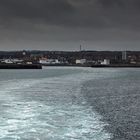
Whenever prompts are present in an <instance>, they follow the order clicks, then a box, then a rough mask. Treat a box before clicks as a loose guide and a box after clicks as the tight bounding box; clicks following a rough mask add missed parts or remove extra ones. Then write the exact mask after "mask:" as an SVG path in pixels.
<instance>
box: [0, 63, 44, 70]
mask: <svg viewBox="0 0 140 140" xmlns="http://www.w3.org/2000/svg"><path fill="white" fill-rule="evenodd" d="M0 69H42V65H41V64H0Z"/></svg>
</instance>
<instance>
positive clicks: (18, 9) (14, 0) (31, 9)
mask: <svg viewBox="0 0 140 140" xmlns="http://www.w3.org/2000/svg"><path fill="white" fill-rule="evenodd" d="M139 14H140V1H139V0H0V17H1V18H2V19H5V20H6V19H7V18H10V19H17V20H18V19H28V20H34V21H39V22H45V23H47V24H56V25H57V24H61V25H63V26H86V27H87V26H89V27H90V26H93V27H94V26H95V27H108V26H110V27H112V26H120V25H122V26H123V25H124V24H125V26H130V25H133V26H134V27H136V26H138V25H139V23H140V18H139Z"/></svg>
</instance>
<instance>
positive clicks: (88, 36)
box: [0, 0, 140, 50]
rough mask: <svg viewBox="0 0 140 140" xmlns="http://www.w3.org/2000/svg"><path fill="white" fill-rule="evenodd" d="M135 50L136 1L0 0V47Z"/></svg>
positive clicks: (139, 24)
mask: <svg viewBox="0 0 140 140" xmlns="http://www.w3.org/2000/svg"><path fill="white" fill-rule="evenodd" d="M80 44H81V45H82V48H83V49H85V50H140V0H0V50H17V49H18V50H23V49H28V50H32V49H34V50H36V49H38V50H78V49H79V46H80Z"/></svg>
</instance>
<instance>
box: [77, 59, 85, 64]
mask: <svg viewBox="0 0 140 140" xmlns="http://www.w3.org/2000/svg"><path fill="white" fill-rule="evenodd" d="M85 63H86V59H77V60H76V64H85Z"/></svg>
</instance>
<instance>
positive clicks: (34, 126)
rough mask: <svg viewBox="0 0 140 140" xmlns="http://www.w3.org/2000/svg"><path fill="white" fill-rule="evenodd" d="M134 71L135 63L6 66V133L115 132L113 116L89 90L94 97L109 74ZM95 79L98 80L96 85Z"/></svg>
mask: <svg viewBox="0 0 140 140" xmlns="http://www.w3.org/2000/svg"><path fill="white" fill-rule="evenodd" d="M132 71H133V72H136V73H139V71H138V70H136V71H135V70H129V69H127V72H125V70H120V69H118V70H115V69H92V68H56V67H52V68H51V67H48V68H45V69H43V70H10V71H8V70H0V139H1V140H75V139H78V140H109V139H111V138H113V134H112V133H110V132H109V131H106V130H105V128H106V127H107V126H109V125H110V124H109V122H108V121H106V120H104V119H103V117H104V116H103V114H102V113H100V112H98V111H97V110H96V108H95V109H94V105H93V104H92V101H91V100H89V99H90V98H88V97H86V96H89V97H90V95H89V93H90V94H91V95H93V94H94V93H96V94H97V93H98V90H99V89H98V86H99V85H100V83H101V84H103V83H102V81H103V80H105V79H106V78H107V79H108V80H109V79H114V78H116V77H118V78H119V77H124V76H126V77H128V76H127V74H128V75H129V73H131V74H132ZM121 72H122V73H121ZM136 78H137V76H136ZM89 81H92V82H93V81H94V82H95V83H94V82H93V84H92V86H91V85H90V83H91V82H89ZM96 81H98V85H97V84H96ZM99 81H101V82H99ZM100 86H101V85H100ZM107 86H108V85H106V88H109V87H107ZM91 87H94V89H92V88H91ZM91 89H92V93H91ZM97 89H98V90H97ZM102 92H104V91H103V89H102ZM112 92H113V91H112ZM96 94H95V98H96Z"/></svg>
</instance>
